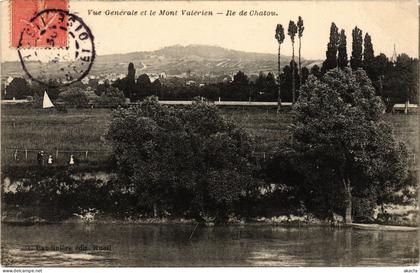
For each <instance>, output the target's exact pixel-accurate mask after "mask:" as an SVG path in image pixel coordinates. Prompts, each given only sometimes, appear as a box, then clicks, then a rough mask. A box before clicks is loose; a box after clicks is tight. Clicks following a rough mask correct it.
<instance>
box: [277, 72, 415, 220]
mask: <svg viewBox="0 0 420 273" xmlns="http://www.w3.org/2000/svg"><path fill="white" fill-rule="evenodd" d="M295 111H296V114H297V121H296V123H295V124H294V126H293V129H292V134H293V144H292V145H291V147H290V148H284V149H282V150H281V151H280V152H279V155H278V156H277V158H276V159H275V160H274V161H273V162H272V163H271V164H272V165H271V166H270V167H269V169H271V170H272V171H273V170H275V172H274V173H277V174H280V175H281V176H282V178H281V181H283V182H284V183H286V184H289V185H290V186H293V187H296V189H295V190H296V194H300V195H301V198H302V200H303V201H305V204H306V205H307V206H308V207H309V208H312V209H315V210H317V211H318V213H324V215H327V214H329V213H331V212H339V213H340V214H343V215H344V214H345V215H346V221H347V222H351V220H352V215H353V216H354V215H356V216H357V215H359V216H360V215H363V216H364V217H365V218H366V217H367V213H366V211H365V212H361V211H360V209H361V208H363V209H364V210H368V211H369V213H370V215H371V214H372V208H373V205H372V206H367V205H366V204H367V203H369V202H370V203H372V204H377V203H380V202H382V200H384V198H385V196H389V195H392V194H393V193H395V192H396V191H398V190H400V189H402V188H404V187H405V186H406V182H407V179H406V177H407V151H406V148H405V145H404V144H403V143H401V142H398V141H396V139H395V137H394V135H393V133H392V130H391V128H390V126H389V125H388V124H387V123H386V122H384V121H383V120H382V111H383V104H382V101H381V99H380V98H379V97H377V96H375V90H374V88H373V86H372V84H371V82H370V80H369V78H368V77H367V75H366V73H365V72H364V71H362V70H357V71H354V72H352V71H350V70H348V69H346V70H340V69H334V70H330V71H329V72H327V73H326V74H325V75H324V76H323V77H322V79H321V80H319V79H317V78H315V77H310V78H309V79H308V81H307V83H306V84H305V85H304V86H303V87H302V88H301V95H300V97H299V100H298V102H297V104H296V107H295ZM276 169H277V170H276ZM279 172H280V173H279ZM272 179H275V175H274V176H273V175H272ZM352 201H357V202H356V204H357V205H359V206H355V207H354V209H355V212H352V207H353V206H352ZM361 202H365V205H360V204H361ZM369 208H370V209H369ZM368 215H369V214H368ZM358 220H361V219H360V218H359V219H358ZM362 220H366V219H362Z"/></svg>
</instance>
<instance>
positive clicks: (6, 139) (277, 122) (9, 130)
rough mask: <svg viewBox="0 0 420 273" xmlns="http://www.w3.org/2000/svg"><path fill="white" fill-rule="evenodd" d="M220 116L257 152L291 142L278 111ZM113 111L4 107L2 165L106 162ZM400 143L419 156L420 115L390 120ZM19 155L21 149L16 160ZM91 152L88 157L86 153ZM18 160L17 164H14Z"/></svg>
mask: <svg viewBox="0 0 420 273" xmlns="http://www.w3.org/2000/svg"><path fill="white" fill-rule="evenodd" d="M221 111H222V113H223V114H224V115H225V116H226V117H227V118H230V119H232V120H233V121H234V122H235V123H236V124H238V125H239V126H241V127H243V128H244V129H246V130H247V131H248V132H249V133H250V134H251V135H252V136H253V137H254V138H255V140H256V142H257V145H258V147H257V151H258V152H260V153H261V155H262V156H263V153H270V151H271V150H272V148H273V147H274V146H276V144H277V143H279V142H285V141H290V136H289V134H288V133H287V129H288V128H289V126H290V125H291V123H292V121H293V115H292V114H291V113H290V112H284V113H282V114H280V115H279V116H277V115H276V110H275V109H274V108H247V107H239V108H223V109H222V110H221ZM110 117H111V110H109V109H69V111H68V113H57V112H56V111H54V110H43V109H31V108H18V107H3V108H2V120H1V146H2V164H10V162H13V164H14V163H18V164H36V154H37V152H38V151H39V150H44V151H45V153H46V154H47V155H49V154H51V155H53V156H54V157H55V156H56V155H57V151H58V157H57V159H56V163H57V164H66V163H67V161H68V158H69V157H70V154H74V155H75V156H76V157H77V158H79V159H80V160H83V161H87V162H98V161H102V160H103V159H104V158H105V157H106V156H108V155H110V154H111V149H110V147H109V146H108V145H107V144H106V142H105V140H104V134H105V133H106V130H107V126H108V124H109V122H110ZM385 119H386V120H388V121H389V122H391V124H392V125H393V127H394V128H395V133H396V135H397V137H398V138H400V139H401V140H403V141H404V142H405V143H406V144H407V146H408V147H409V150H410V152H411V153H417V152H418V148H419V141H418V117H417V115H402V114H398V115H392V114H387V115H386V116H385ZM16 149H18V152H17V155H16ZM86 152H87V153H86ZM15 155H16V158H17V159H16V160H15Z"/></svg>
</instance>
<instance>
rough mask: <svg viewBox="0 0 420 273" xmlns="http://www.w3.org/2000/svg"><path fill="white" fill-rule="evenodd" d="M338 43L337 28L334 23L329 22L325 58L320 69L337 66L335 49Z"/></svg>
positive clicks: (325, 69)
mask: <svg viewBox="0 0 420 273" xmlns="http://www.w3.org/2000/svg"><path fill="white" fill-rule="evenodd" d="M339 43H340V36H339V35H338V28H337V26H336V25H335V23H334V22H333V23H331V28H330V41H329V42H328V44H327V52H326V59H325V61H324V63H323V64H322V71H323V72H324V73H325V71H327V70H330V69H333V68H335V67H337V50H338V46H339Z"/></svg>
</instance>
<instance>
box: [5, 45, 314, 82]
mask: <svg viewBox="0 0 420 273" xmlns="http://www.w3.org/2000/svg"><path fill="white" fill-rule="evenodd" d="M290 60H291V57H290V56H283V55H282V63H281V64H282V66H284V65H286V64H288V63H289V62H290ZM130 62H133V63H134V65H135V67H136V69H137V74H139V73H158V74H160V73H165V74H166V75H182V74H183V73H188V72H190V73H191V74H195V75H199V76H203V75H208V74H213V75H222V74H233V73H236V72H238V71H239V70H241V71H243V72H245V73H246V74H256V73H259V72H260V71H263V72H268V71H273V72H274V71H277V54H275V53H274V54H269V53H255V52H245V51H238V50H231V49H226V48H223V47H219V46H209V45H187V46H182V45H174V46H168V47H164V48H161V49H158V50H154V51H140V52H132V53H124V54H110V55H98V56H97V57H96V60H95V63H94V65H93V67H92V70H91V72H90V74H91V75H101V74H111V73H115V74H121V73H126V72H127V66H128V64H129V63H130ZM302 62H303V65H304V66H312V65H313V64H315V63H317V64H319V63H320V62H319V61H313V60H306V59H302ZM2 70H3V76H19V75H22V73H23V71H22V68H21V66H20V64H19V62H6V63H2ZM51 73H53V71H51Z"/></svg>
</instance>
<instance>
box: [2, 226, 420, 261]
mask: <svg viewBox="0 0 420 273" xmlns="http://www.w3.org/2000/svg"><path fill="white" fill-rule="evenodd" d="M193 230H194V226H192V225H139V224H99V223H97V224H54V225H32V226H16V225H10V224H2V230H1V235H2V246H1V247H2V264H3V265H4V266H34V267H36V266H394V265H400V266H403V265H404V266H407V265H414V264H417V263H418V262H419V248H418V233H417V232H416V231H414V232H400V231H366V230H356V229H352V228H334V229H333V228H330V227H300V228H297V227H296V228H295V227H279V226H252V225H251V226H227V227H198V228H197V229H196V230H195V232H194V233H193V234H192V238H191V239H189V238H190V236H191V233H192V231H193Z"/></svg>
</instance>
